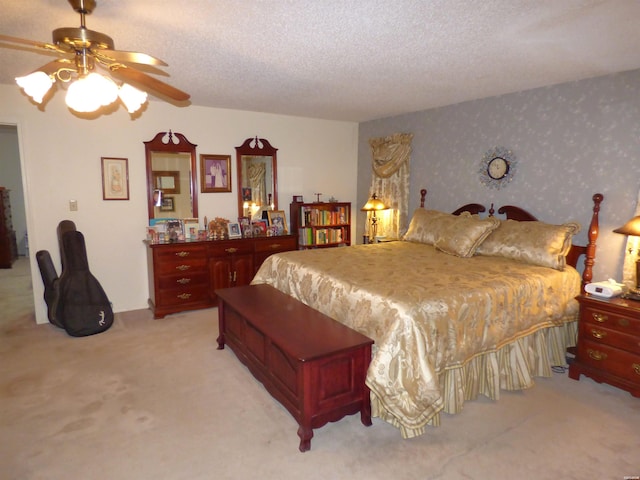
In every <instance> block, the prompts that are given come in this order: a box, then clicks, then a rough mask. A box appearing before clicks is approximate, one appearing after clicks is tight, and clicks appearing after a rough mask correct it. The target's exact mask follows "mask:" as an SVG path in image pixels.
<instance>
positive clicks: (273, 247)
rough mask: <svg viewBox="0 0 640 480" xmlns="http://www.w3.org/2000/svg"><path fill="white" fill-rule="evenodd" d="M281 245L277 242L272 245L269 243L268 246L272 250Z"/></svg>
mask: <svg viewBox="0 0 640 480" xmlns="http://www.w3.org/2000/svg"><path fill="white" fill-rule="evenodd" d="M281 246H282V245H280V244H279V243H274V244H273V245H269V248H271V249H272V250H275V249H276V248H280V247H281Z"/></svg>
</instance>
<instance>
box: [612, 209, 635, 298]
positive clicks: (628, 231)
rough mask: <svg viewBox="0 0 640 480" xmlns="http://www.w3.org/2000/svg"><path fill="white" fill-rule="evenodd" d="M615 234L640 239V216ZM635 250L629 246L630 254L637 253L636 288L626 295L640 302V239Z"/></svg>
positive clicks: (616, 230)
mask: <svg viewBox="0 0 640 480" xmlns="http://www.w3.org/2000/svg"><path fill="white" fill-rule="evenodd" d="M614 232H615V233H620V234H622V235H627V236H629V237H640V215H639V216H636V217H633V218H632V219H631V220H629V221H628V222H627V223H625V224H624V225H623V226H621V227H620V228H616V229H615V230H614ZM635 240H636V242H635V248H634V247H633V245H631V246H629V253H633V251H634V250H635V253H636V286H635V288H633V289H630V291H629V292H628V293H627V294H626V295H625V296H627V297H628V298H632V299H634V300H640V238H636V239H635Z"/></svg>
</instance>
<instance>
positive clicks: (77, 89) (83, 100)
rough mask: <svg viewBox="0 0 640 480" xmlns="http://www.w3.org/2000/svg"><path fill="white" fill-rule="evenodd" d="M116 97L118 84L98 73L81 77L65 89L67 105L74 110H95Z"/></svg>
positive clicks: (113, 100)
mask: <svg viewBox="0 0 640 480" xmlns="http://www.w3.org/2000/svg"><path fill="white" fill-rule="evenodd" d="M117 99H118V86H117V85H116V84H115V82H114V81H113V80H111V79H110V78H108V77H105V76H103V75H100V74H98V73H94V72H92V73H90V74H89V75H87V76H85V77H81V78H79V79H78V80H76V81H75V82H73V83H72V84H71V85H69V90H68V91H67V96H66V98H65V101H66V103H67V106H68V107H69V108H70V109H72V110H75V111H76V112H83V113H84V112H95V111H96V110H98V109H99V108H100V107H102V106H106V105H109V104H110V103H113V102H115V101H116V100H117Z"/></svg>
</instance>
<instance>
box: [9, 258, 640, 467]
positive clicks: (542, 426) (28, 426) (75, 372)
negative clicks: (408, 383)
mask: <svg viewBox="0 0 640 480" xmlns="http://www.w3.org/2000/svg"><path fill="white" fill-rule="evenodd" d="M21 261H24V262H26V260H24V259H23V260H21ZM20 268H22V267H21V266H20V265H18V266H16V267H15V268H14V269H12V270H10V271H9V270H0V312H1V313H0V354H1V357H0V358H1V362H0V372H1V376H0V405H1V407H0V478H2V479H12V480H13V479H29V480H31V479H47V480H70V479H74V480H75V479H83V480H84V479H92V480H103V479H104V480H129V479H132V480H133V479H136V480H142V479H145V480H146V479H166V480H200V479H202V480H204V479H254V478H256V479H257V478H260V479H293V478H305V479H310V480H314V479H350V478H370V479H378V478H380V479H382V478H384V479H389V478H393V479H421V480H424V479H447V480H454V479H492V480H500V479H507V478H508V479H513V478H535V479H537V480H547V479H548V480H558V479H585V478H588V479H623V478H624V477H625V476H627V477H629V476H638V475H640V455H639V454H638V452H639V451H640V400H639V399H637V398H633V397H631V396H630V395H629V394H628V393H626V392H623V391H621V390H618V389H616V388H614V387H611V386H608V385H601V384H597V383H595V382H593V381H591V380H589V379H585V378H582V379H581V380H580V381H579V382H576V381H574V380H570V379H569V378H568V377H567V375H566V374H565V373H560V374H555V375H554V376H553V377H552V378H548V379H539V380H538V381H537V384H536V386H535V387H534V388H533V389H530V390H528V391H525V392H517V393H511V392H504V394H503V395H502V397H501V399H500V401H498V402H492V401H490V400H487V399H481V400H478V401H475V402H469V403H467V404H466V407H465V410H464V411H463V412H462V413H461V414H460V415H456V416H448V415H445V416H444V417H443V419H442V426H441V427H438V428H431V429H429V430H428V432H427V434H426V435H424V436H422V437H419V438H415V439H411V440H403V439H402V438H401V437H400V434H399V432H398V431H397V430H396V429H395V428H393V427H391V426H390V425H388V424H386V423H384V422H382V421H380V420H379V419H374V421H373V426H371V427H369V428H366V427H364V426H363V425H362V424H361V423H360V419H359V416H358V415H355V416H352V417H348V418H345V419H343V420H342V421H340V422H337V423H332V424H329V425H326V426H325V427H323V428H321V429H318V430H316V431H315V436H314V438H313V440H312V442H311V451H309V452H306V453H300V452H299V451H298V442H299V439H298V436H297V435H296V430H297V425H296V424H295V422H294V421H293V419H292V418H291V416H290V415H289V414H288V412H287V411H286V410H284V408H282V407H281V406H280V405H279V404H278V403H277V402H276V401H275V400H273V399H272V398H271V397H270V396H269V394H268V393H267V392H266V391H265V390H264V388H263V387H262V385H261V384H260V383H258V382H256V381H255V380H254V379H253V377H252V376H251V374H250V373H249V372H248V371H247V370H246V369H245V367H243V366H242V365H241V364H240V363H239V361H238V360H237V359H236V358H235V356H234V354H233V352H231V351H230V350H229V349H225V350H222V351H218V350H216V343H215V339H216V336H217V312H216V310H215V309H211V310H201V311H197V312H191V313H184V314H177V315H172V316H169V317H167V318H165V319H162V320H153V319H152V317H151V315H150V312H149V311H147V310H140V311H134V312H127V313H120V314H118V315H117V316H116V321H115V324H114V326H113V327H112V328H111V329H110V330H108V331H107V332H104V333H102V334H99V335H95V336H91V337H84V338H72V337H69V336H67V335H66V333H65V332H64V331H62V330H59V329H57V328H55V327H53V326H51V325H36V324H35V321H34V318H33V312H32V304H31V305H30V303H31V291H30V278H29V276H28V271H27V274H26V275H24V274H23V275H21V274H20ZM34 281H41V280H40V278H37V279H34Z"/></svg>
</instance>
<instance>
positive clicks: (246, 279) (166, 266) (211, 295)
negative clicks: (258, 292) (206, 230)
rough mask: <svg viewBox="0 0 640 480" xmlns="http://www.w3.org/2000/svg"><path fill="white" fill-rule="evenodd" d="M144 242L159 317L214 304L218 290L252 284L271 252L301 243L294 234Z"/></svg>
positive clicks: (155, 312)
mask: <svg viewBox="0 0 640 480" xmlns="http://www.w3.org/2000/svg"><path fill="white" fill-rule="evenodd" d="M145 243H146V245H147V267H148V275H149V306H150V308H151V310H152V311H153V315H154V317H155V318H162V317H164V316H165V315H168V314H171V313H177V312H182V311H184V310H197V309H200V308H210V307H214V306H216V305H217V296H216V293H215V291H216V290H217V289H221V288H228V287H235V286H241V285H248V284H249V283H250V282H251V280H252V279H253V277H254V275H255V274H256V272H257V271H258V269H259V268H260V266H261V265H262V262H264V261H265V259H266V258H267V257H268V256H269V255H271V254H273V253H278V252H286V251H289V250H296V249H297V248H298V239H297V236H296V235H282V236H277V237H256V238H238V239H233V240H211V241H192V242H177V243H150V242H148V241H147V242H145Z"/></svg>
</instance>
